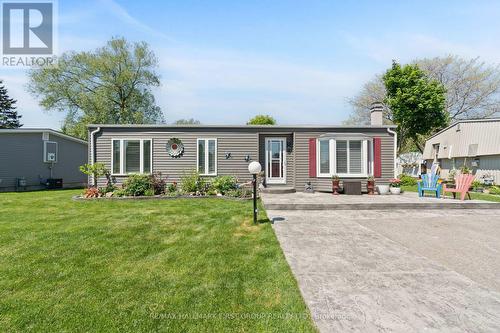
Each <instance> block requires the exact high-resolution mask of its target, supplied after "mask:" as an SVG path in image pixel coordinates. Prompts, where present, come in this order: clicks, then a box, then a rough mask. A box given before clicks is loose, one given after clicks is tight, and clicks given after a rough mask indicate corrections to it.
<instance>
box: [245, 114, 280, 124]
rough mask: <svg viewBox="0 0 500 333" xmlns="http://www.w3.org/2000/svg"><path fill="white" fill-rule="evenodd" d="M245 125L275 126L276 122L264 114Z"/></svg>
mask: <svg viewBox="0 0 500 333" xmlns="http://www.w3.org/2000/svg"><path fill="white" fill-rule="evenodd" d="M247 125H276V120H275V119H274V118H273V117H271V116H269V115H265V114H259V115H256V116H255V117H253V118H252V119H250V120H249V121H248V122H247Z"/></svg>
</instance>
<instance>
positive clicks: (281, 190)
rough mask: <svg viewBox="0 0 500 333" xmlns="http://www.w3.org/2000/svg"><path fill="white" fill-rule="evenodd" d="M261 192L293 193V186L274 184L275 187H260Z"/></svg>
mask: <svg viewBox="0 0 500 333" xmlns="http://www.w3.org/2000/svg"><path fill="white" fill-rule="evenodd" d="M261 192H262V193H272V194H286V193H295V188H293V187H288V186H276V187H266V188H263V189H261Z"/></svg>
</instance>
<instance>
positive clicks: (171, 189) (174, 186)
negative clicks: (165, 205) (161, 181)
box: [167, 182, 177, 193]
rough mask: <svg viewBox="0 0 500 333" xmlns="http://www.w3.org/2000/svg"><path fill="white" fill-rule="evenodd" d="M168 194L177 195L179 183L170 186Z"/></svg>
mask: <svg viewBox="0 0 500 333" xmlns="http://www.w3.org/2000/svg"><path fill="white" fill-rule="evenodd" d="M167 192H168V193H177V183H176V182H173V183H172V184H169V185H168V187H167Z"/></svg>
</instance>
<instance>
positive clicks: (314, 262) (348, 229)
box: [268, 210, 500, 332]
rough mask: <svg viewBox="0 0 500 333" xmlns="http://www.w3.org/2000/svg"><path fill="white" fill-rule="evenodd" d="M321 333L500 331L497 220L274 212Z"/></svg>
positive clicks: (461, 214)
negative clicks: (348, 332) (350, 332)
mask: <svg viewBox="0 0 500 333" xmlns="http://www.w3.org/2000/svg"><path fill="white" fill-rule="evenodd" d="M268 215H269V216H270V217H271V218H272V217H284V218H285V220H284V221H279V222H276V223H275V224H274V229H275V232H276V235H277V237H278V239H279V241H280V243H281V246H282V248H283V251H284V253H285V256H286V258H287V261H288V262H289V264H290V266H291V268H292V271H293V272H294V274H295V276H296V278H297V280H298V283H299V287H300V290H301V292H302V294H303V297H304V299H305V301H306V304H307V305H308V307H309V309H310V310H311V314H312V316H313V318H314V320H315V322H316V324H317V326H318V328H319V329H320V331H323V332H346V331H353V332H382V331H383V332H422V331H426V332H444V331H446V332H500V282H499V281H500V211H498V210H429V211H419V210H404V211H403V210H398V211H369V210H365V211H362V210H360V211H353V210H340V211H329V210H323V211H300V210H295V211H273V210H270V211H269V210H268Z"/></svg>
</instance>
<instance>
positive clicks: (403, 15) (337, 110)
mask: <svg viewBox="0 0 500 333" xmlns="http://www.w3.org/2000/svg"><path fill="white" fill-rule="evenodd" d="M58 7H59V29H58V30H59V31H58V33H59V52H64V51H67V50H89V49H93V48H96V47H99V46H101V45H103V44H104V43H105V42H106V41H107V40H108V39H109V38H110V37H112V36H124V37H126V38H127V39H129V40H131V41H140V40H144V41H147V42H148V43H149V44H150V46H151V48H152V49H153V50H154V51H155V53H156V55H157V57H158V58H159V60H160V66H159V68H158V72H159V74H160V75H161V79H162V80H161V81H162V86H161V87H160V88H158V89H156V90H155V96H156V99H157V102H158V104H159V105H160V106H161V108H162V110H163V112H164V114H165V118H166V120H167V122H172V121H174V120H176V119H179V118H191V117H193V118H196V119H199V120H200V121H202V123H204V124H242V123H245V122H246V121H247V119H248V118H250V117H251V116H252V115H255V114H259V113H264V114H270V115H272V116H273V117H275V118H276V119H277V120H278V122H279V123H280V124H338V123H341V122H342V121H343V120H345V119H346V118H347V117H348V115H349V112H350V110H351V107H350V106H349V104H348V103H347V99H348V98H349V97H352V96H354V95H355V94H356V93H357V92H358V91H359V90H360V88H361V86H362V85H363V83H365V82H366V81H367V80H369V79H370V78H372V77H373V76H374V75H376V74H378V73H381V72H383V71H384V70H385V69H386V68H387V67H388V66H390V63H391V60H392V59H397V60H399V61H401V62H407V61H410V60H412V59H415V58H421V57H434V56H444V55H447V54H457V55H460V56H463V57H477V56H479V57H481V59H482V60H483V61H485V62H488V63H491V64H495V63H497V64H498V63H500V43H499V37H498V36H500V20H499V19H498V18H499V17H500V1H382V0H380V1H234V0H233V1H148V2H145V1H123V0H114V1H112V0H90V1H68V0H59V2H58ZM0 78H2V79H3V80H4V81H5V84H6V85H7V88H8V89H9V91H10V93H11V95H12V97H14V98H16V99H18V109H19V112H20V113H21V114H22V115H23V123H24V124H25V127H52V128H56V129H57V128H59V127H60V124H61V120H62V118H63V117H62V115H61V114H58V113H56V112H44V111H43V110H42V109H41V108H40V107H39V106H38V103H37V100H36V99H34V98H33V97H32V96H30V95H29V94H28V93H27V92H26V91H25V87H24V86H25V84H26V82H27V80H26V73H25V70H21V69H6V68H0Z"/></svg>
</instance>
